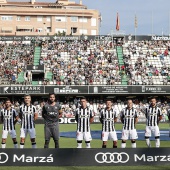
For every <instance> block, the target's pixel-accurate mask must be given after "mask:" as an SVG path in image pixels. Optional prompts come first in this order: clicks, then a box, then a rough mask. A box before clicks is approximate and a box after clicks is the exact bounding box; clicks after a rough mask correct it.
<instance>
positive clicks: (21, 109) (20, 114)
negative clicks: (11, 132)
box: [19, 107, 22, 120]
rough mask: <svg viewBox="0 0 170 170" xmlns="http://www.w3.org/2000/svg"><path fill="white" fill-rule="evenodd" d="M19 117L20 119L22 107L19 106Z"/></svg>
mask: <svg viewBox="0 0 170 170" xmlns="http://www.w3.org/2000/svg"><path fill="white" fill-rule="evenodd" d="M19 118H20V119H21V120H22V109H21V107H20V109H19Z"/></svg>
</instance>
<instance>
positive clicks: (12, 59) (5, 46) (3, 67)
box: [0, 41, 34, 84]
mask: <svg viewBox="0 0 170 170" xmlns="http://www.w3.org/2000/svg"><path fill="white" fill-rule="evenodd" d="M33 54H34V46H33V44H30V45H29V44H25V43H23V42H21V41H13V42H10V43H6V42H5V41H1V42H0V84H3V83H4V82H5V84H15V83H16V80H17V78H18V74H19V73H21V72H22V71H23V72H26V65H27V64H32V61H33Z"/></svg>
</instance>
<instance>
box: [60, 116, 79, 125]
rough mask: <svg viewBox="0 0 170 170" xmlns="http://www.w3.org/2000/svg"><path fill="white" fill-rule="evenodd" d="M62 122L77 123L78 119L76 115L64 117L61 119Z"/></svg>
mask: <svg viewBox="0 0 170 170" xmlns="http://www.w3.org/2000/svg"><path fill="white" fill-rule="evenodd" d="M59 123H60V124H75V123H77V122H76V119H75V118H74V117H62V118H60V119H59Z"/></svg>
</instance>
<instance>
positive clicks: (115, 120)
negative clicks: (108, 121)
mask: <svg viewBox="0 0 170 170" xmlns="http://www.w3.org/2000/svg"><path fill="white" fill-rule="evenodd" d="M118 115H119V113H118V110H117V109H115V116H114V122H117V117H118Z"/></svg>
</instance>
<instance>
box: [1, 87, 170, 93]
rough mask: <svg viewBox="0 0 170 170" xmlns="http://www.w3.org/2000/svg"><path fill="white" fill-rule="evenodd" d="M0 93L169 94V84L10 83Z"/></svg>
mask: <svg viewBox="0 0 170 170" xmlns="http://www.w3.org/2000/svg"><path fill="white" fill-rule="evenodd" d="M0 92H1V93H0V94H25V93H29V94H49V93H55V94H58V95H60V94H117V95H118V94H121V95H122V94H126V95H129V94H170V86H166V85H165V86H159V85H157V86H154V85H152V86H149V85H147V86H144V85H143V86H140V85H133V86H126V85H123V86H121V85H117V86H110V85H104V86H84V85H83V86H75V85H74V86H72V85H70V86H69V85H65V86H63V85H61V86H55V85H47V86H44V85H39V86H32V85H11V86H9V85H8V86H0Z"/></svg>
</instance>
